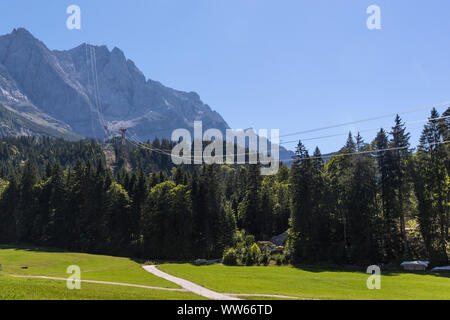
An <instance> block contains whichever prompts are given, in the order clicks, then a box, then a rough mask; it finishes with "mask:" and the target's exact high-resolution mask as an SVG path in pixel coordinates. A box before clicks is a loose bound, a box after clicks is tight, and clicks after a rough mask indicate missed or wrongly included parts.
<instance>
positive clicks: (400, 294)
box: [158, 264, 450, 300]
mask: <svg viewBox="0 0 450 320" xmlns="http://www.w3.org/2000/svg"><path fill="white" fill-rule="evenodd" d="M158 268H159V269H160V270H162V271H164V272H167V273H170V274H172V275H175V276H178V277H181V278H184V279H187V280H190V281H192V282H195V283H197V284H199V285H202V286H204V287H207V288H209V289H211V290H215V291H219V292H222V293H255V294H278V295H288V296H295V297H300V298H314V299H359V300H362V299H445V300H449V299H450V278H449V275H448V274H430V273H428V274H420V273H387V274H383V273H382V276H381V289H380V290H368V289H367V287H366V280H367V278H368V276H369V275H368V274H365V273H362V272H344V271H332V270H321V269H304V270H302V269H297V268H293V267H275V266H274V267H227V266H222V265H209V266H194V265H191V264H164V265H161V266H159V267H158Z"/></svg>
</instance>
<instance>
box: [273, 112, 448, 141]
mask: <svg viewBox="0 0 450 320" xmlns="http://www.w3.org/2000/svg"><path fill="white" fill-rule="evenodd" d="M447 118H450V116H444V117H438V118H427V119H421V120H416V121H410V122H404V123H402V124H400V125H396V126H393V127H391V128H392V129H393V128H397V127H399V126H402V125H409V124H417V123H423V122H427V121H436V120H443V119H447ZM414 127H415V126H414ZM414 127H410V128H414ZM381 128H382V127H376V128H370V129H364V130H358V131H357V132H358V133H361V132H368V131H374V130H379V129H381ZM346 135H348V132H347V133H337V134H331V135H326V136H319V137H312V138H305V139H297V140H290V141H281V142H280V145H283V144H288V143H294V142H296V143H297V142H298V141H299V140H301V141H310V140H320V139H326V138H333V137H339V136H346Z"/></svg>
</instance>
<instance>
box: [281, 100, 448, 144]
mask: <svg viewBox="0 0 450 320" xmlns="http://www.w3.org/2000/svg"><path fill="white" fill-rule="evenodd" d="M449 105H450V102H443V103H439V104H436V105H432V106H428V107H423V108H417V109H412V110H407V111H403V112H395V113H390V114H386V115H382V116H377V117H373V118H366V119H362V120H356V121H350V122H345V123H340V124H335V125H331V126H326V127H321V128H316V129H309V130H305V131H298V132H294V133H288V134H283V135H280V138H282V137H291V136H296V135H299V134H305V133H310V132H316V131H322V130H327V129H333V128H338V127H343V126H348V125H352V124H357V123H362V122H368V121H373V120H379V119H384V118H388V117H393V116H396V115H402V114H408V113H413V112H418V111H422V110H428V109H431V108H440V107H445V106H449Z"/></svg>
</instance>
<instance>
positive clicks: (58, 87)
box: [0, 28, 229, 141]
mask: <svg viewBox="0 0 450 320" xmlns="http://www.w3.org/2000/svg"><path fill="white" fill-rule="evenodd" d="M195 120H201V121H203V128H204V130H206V129H209V128H217V129H219V130H221V131H222V132H224V131H225V130H226V129H227V128H229V126H228V124H227V123H226V122H225V120H224V119H223V118H222V117H221V116H220V115H219V114H218V113H217V112H215V111H214V110H212V109H211V108H210V107H209V106H208V105H207V104H204V103H203V102H202V101H201V100H200V97H199V95H198V94H197V93H195V92H182V91H178V90H174V89H171V88H168V87H165V86H164V85H162V84H161V83H159V82H157V81H153V80H150V79H146V77H145V76H144V74H143V73H142V72H141V71H140V70H139V69H138V68H137V67H136V65H135V64H134V63H133V61H131V60H129V59H127V58H126V57H125V55H124V53H123V52H122V51H121V50H120V49H118V48H114V49H113V50H112V51H109V50H108V48H107V47H106V46H93V45H88V44H82V45H80V46H78V47H76V48H74V49H71V50H67V51H58V50H53V51H52V50H49V49H48V48H47V47H46V46H45V44H44V43H43V42H41V41H39V40H38V39H36V38H35V37H34V36H33V35H32V34H31V33H30V32H28V31H27V30H26V29H23V28H19V29H14V30H13V31H12V33H10V34H7V35H4V36H0V135H50V136H62V137H66V138H69V139H80V138H83V137H89V138H98V139H100V140H102V139H104V138H107V137H110V136H111V135H112V134H117V133H118V129H119V128H120V127H126V128H128V132H129V133H130V135H131V136H134V137H135V138H136V139H137V140H139V141H146V140H152V139H153V138H155V137H166V138H170V135H171V133H172V131H173V130H174V129H177V128H186V129H189V130H192V129H193V123H194V121H195ZM55 133H56V134H55Z"/></svg>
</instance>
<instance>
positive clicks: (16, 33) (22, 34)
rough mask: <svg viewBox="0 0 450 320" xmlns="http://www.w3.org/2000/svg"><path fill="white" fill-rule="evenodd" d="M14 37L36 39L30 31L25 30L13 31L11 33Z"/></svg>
mask: <svg viewBox="0 0 450 320" xmlns="http://www.w3.org/2000/svg"><path fill="white" fill-rule="evenodd" d="M11 35H12V36H19V37H27V38H32V39H36V38H35V37H34V36H33V35H32V34H31V32H30V31H28V30H27V29H25V28H22V27H20V28H17V29H16V28H14V29H13V31H12V32H11ZM36 40H37V39H36Z"/></svg>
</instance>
